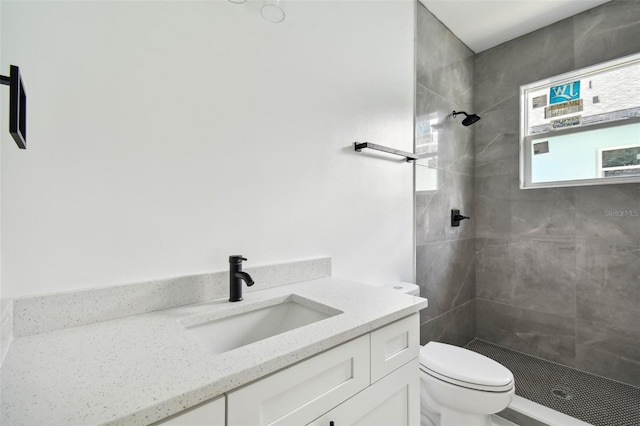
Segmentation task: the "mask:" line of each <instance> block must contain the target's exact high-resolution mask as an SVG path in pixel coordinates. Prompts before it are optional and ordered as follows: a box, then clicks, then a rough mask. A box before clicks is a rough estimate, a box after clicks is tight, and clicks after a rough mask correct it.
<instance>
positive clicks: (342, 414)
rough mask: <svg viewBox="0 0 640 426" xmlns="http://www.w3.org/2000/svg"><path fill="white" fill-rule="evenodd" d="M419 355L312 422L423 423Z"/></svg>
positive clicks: (324, 425)
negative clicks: (421, 416)
mask: <svg viewBox="0 0 640 426" xmlns="http://www.w3.org/2000/svg"><path fill="white" fill-rule="evenodd" d="M419 374H420V368H419V364H418V359H417V358H416V359H414V360H412V361H410V362H409V363H407V364H405V365H403V366H402V367H400V368H399V369H398V370H396V371H394V372H393V373H391V374H389V375H387V376H385V377H384V378H382V379H381V380H379V381H377V382H376V383H374V384H373V385H371V386H370V387H368V388H366V389H365V390H363V391H362V392H360V393H359V394H357V395H356V396H354V397H353V398H351V399H349V400H348V401H345V402H344V403H343V404H341V405H339V406H338V407H336V408H335V409H333V410H331V411H330V412H328V413H327V414H325V415H323V416H322V417H320V418H318V419H316V420H315V421H314V422H312V423H310V425H312V426H356V425H361V426H390V425H393V426H420V375H419Z"/></svg>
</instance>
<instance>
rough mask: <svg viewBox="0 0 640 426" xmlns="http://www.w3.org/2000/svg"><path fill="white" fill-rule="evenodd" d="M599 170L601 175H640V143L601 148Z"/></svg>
mask: <svg viewBox="0 0 640 426" xmlns="http://www.w3.org/2000/svg"><path fill="white" fill-rule="evenodd" d="M598 171H599V173H598V174H599V175H600V177H615V176H636V175H640V144H639V145H636V146H619V147H615V148H608V149H600V150H599V155H598Z"/></svg>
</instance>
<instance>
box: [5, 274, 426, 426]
mask: <svg viewBox="0 0 640 426" xmlns="http://www.w3.org/2000/svg"><path fill="white" fill-rule="evenodd" d="M291 294H296V295H298V296H301V297H303V298H307V299H311V300H313V301H316V302H319V303H321V304H325V305H328V306H330V307H332V308H334V309H337V310H340V311H342V312H343V313H341V314H338V315H335V316H332V317H330V318H327V319H325V320H322V321H319V322H316V323H313V324H310V325H307V326H304V327H300V328H297V329H294V330H291V331H288V332H286V333H283V334H280V335H277V336H274V337H271V338H268V339H265V340H261V341H258V342H255V343H252V344H250V345H247V346H244V347H240V348H237V349H235V350H232V351H229V352H225V353H221V354H214V353H212V352H209V351H208V350H207V349H206V348H205V347H204V346H202V345H201V344H200V343H199V342H198V341H197V340H196V339H195V338H194V337H193V336H192V335H191V333H190V332H188V331H187V330H186V329H185V327H184V325H183V324H187V323H191V322H193V317H196V316H198V317H200V316H208V315H215V316H217V315H225V314H226V313H227V312H229V313H231V312H232V311H234V312H235V311H238V310H246V309H251V307H252V306H253V307H255V306H257V305H260V304H263V303H265V301H266V300H271V299H277V298H280V299H283V298H285V297H287V296H288V295H291ZM426 306H427V301H426V299H422V298H419V297H413V296H407V295H404V294H398V293H394V292H393V291H391V290H387V289H380V288H376V287H372V286H368V285H365V284H358V283H353V282H350V281H345V280H341V279H337V278H323V279H318V280H313V281H306V282H301V283H297V284H290V285H286V286H281V287H274V288H271V289H266V290H263V291H257V292H253V293H245V295H244V301H242V302H238V303H229V302H228V301H227V300H226V299H216V300H212V301H209V302H205V303H198V304H193V305H186V306H181V307H177V308H172V309H166V310H162V311H156V312H150V313H146V314H140V315H133V316H129V317H125V318H120V319H116V320H111V321H104V322H100V323H96V324H91V325H85V326H79V327H73V328H69V329H63V330H57V331H51V332H47V333H42V334H37V335H32V336H26V337H19V338H17V339H15V340H13V342H12V344H11V347H10V348H9V352H8V353H7V356H6V358H5V361H4V363H3V365H2V369H1V375H0V382H1V392H2V393H1V417H0V423H1V424H3V425H30V426H33V425H93V424H113V425H116V424H117V425H120V424H122V425H125V424H126V425H143V424H149V423H152V422H154V421H157V420H159V419H162V418H164V417H167V416H169V415H171V414H175V413H177V412H179V411H182V410H184V409H186V408H188V407H191V406H194V405H196V404H198V403H200V402H203V401H207V400H209V399H211V398H214V397H216V396H218V395H221V394H223V393H225V392H227V391H229V390H231V389H234V388H236V387H238V386H241V385H243V384H246V383H249V382H251V381H253V380H256V379H258V378H260V377H262V376H265V375H267V374H270V373H272V372H274V371H277V370H279V369H282V368H284V367H287V366H289V365H291V364H293V363H295V362H297V361H300V360H302V359H304V358H307V357H309V356H312V355H315V354H317V353H320V352H322V351H324V350H326V349H329V348H331V347H333V346H336V345H339V344H341V343H343V342H346V341H348V340H350V339H353V338H355V337H357V336H359V335H362V334H365V333H368V332H370V331H372V330H374V329H376V328H379V327H382V326H384V325H386V324H388V323H391V322H393V321H395V320H398V319H400V318H403V317H405V316H407V315H410V314H413V313H416V312H418V311H419V310H420V309H423V308H425V307H426Z"/></svg>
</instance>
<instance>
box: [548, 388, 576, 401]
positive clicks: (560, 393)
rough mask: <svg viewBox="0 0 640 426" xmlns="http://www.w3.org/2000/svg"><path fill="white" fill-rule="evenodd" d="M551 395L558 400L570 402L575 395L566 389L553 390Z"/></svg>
mask: <svg viewBox="0 0 640 426" xmlns="http://www.w3.org/2000/svg"><path fill="white" fill-rule="evenodd" d="M551 393H552V394H553V396H555V397H556V398H560V399H563V400H565V401H568V400H570V399H572V398H573V394H572V393H571V392H569V391H568V390H566V389H552V390H551Z"/></svg>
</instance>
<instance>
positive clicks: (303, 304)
mask: <svg viewBox="0 0 640 426" xmlns="http://www.w3.org/2000/svg"><path fill="white" fill-rule="evenodd" d="M234 308H235V307H234ZM239 308H240V309H242V310H243V311H242V312H238V310H237V309H234V310H232V311H231V312H227V313H226V314H224V313H222V314H221V313H214V314H210V315H207V314H205V315H200V316H198V317H195V318H189V319H187V320H184V321H182V324H183V325H184V326H185V328H186V329H187V330H188V331H189V332H190V333H191V334H192V335H193V336H194V337H195V338H196V340H198V341H199V342H200V343H201V344H202V345H203V346H205V347H206V348H207V349H208V350H210V351H211V352H213V353H222V352H227V351H230V350H232V349H236V348H239V347H241V346H245V345H248V344H250V343H254V342H257V341H259V340H263V339H267V338H269V337H272V336H276V335H278V334H282V333H285V332H287V331H290V330H293V329H296V328H299V327H303V326H305V325H309V324H313V323H315V322H318V321H322V320H324V319H327V318H330V317H332V316H334V315H338V314H341V313H342V311H340V310H338V309H334V308H332V307H330V306H327V305H323V304H321V303H318V302H315V301H313V300H310V299H306V298H304V297H300V296H298V295H295V294H293V295H289V296H287V297H285V298H278V299H272V300H268V301H263V302H256V303H254V304H251V305H248V306H247V305H245V306H242V305H241V306H239Z"/></svg>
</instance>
